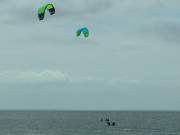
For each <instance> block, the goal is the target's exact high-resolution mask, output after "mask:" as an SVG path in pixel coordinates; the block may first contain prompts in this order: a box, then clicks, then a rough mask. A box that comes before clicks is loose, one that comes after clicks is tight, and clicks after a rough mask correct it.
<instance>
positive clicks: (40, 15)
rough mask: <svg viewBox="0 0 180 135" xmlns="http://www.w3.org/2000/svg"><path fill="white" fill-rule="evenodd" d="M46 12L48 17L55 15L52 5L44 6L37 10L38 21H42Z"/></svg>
mask: <svg viewBox="0 0 180 135" xmlns="http://www.w3.org/2000/svg"><path fill="white" fill-rule="evenodd" d="M46 10H48V11H49V13H50V15H53V14H55V8H54V5H53V4H52V3H48V4H45V5H43V6H42V7H40V8H39V9H38V18H39V20H40V21H41V20H43V19H44V16H45V12H46Z"/></svg>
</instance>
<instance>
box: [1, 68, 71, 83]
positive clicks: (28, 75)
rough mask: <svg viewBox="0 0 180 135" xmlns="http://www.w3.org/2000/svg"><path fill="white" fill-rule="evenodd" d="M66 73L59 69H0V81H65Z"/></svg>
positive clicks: (66, 78)
mask: <svg viewBox="0 0 180 135" xmlns="http://www.w3.org/2000/svg"><path fill="white" fill-rule="evenodd" d="M68 78H69V77H68V75H67V74H64V73H62V72H61V71H54V70H41V71H15V70H10V71H1V72H0V82H51V81H67V80H68Z"/></svg>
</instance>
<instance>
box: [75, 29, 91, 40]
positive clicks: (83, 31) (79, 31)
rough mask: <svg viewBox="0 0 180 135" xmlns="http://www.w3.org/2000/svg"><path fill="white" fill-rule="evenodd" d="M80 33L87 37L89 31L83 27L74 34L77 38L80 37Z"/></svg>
mask: <svg viewBox="0 0 180 135" xmlns="http://www.w3.org/2000/svg"><path fill="white" fill-rule="evenodd" d="M81 33H83V35H84V37H86V38H87V37H89V30H88V28H86V27H84V28H81V29H79V30H77V32H76V36H77V37H79V36H80V35H81Z"/></svg>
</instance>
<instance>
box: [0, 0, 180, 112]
mask: <svg viewBox="0 0 180 135" xmlns="http://www.w3.org/2000/svg"><path fill="white" fill-rule="evenodd" d="M47 2H53V3H54V5H55V8H56V14H55V15H53V16H50V15H49V14H48V13H47V14H46V16H45V19H44V21H41V22H40V21H39V20H38V18H37V9H38V8H39V7H41V6H42V5H43V4H45V3H47ZM179 5H180V1H179V0H148V1H145V0H78V1H77V0H60V1H58V0H51V1H50V0H49V1H48V0H46V1H45V0H28V1H27V0H26V1H25V0H18V1H17V0H0V12H1V17H0V29H1V32H0V110H4V109H5V110H9V109H10V110H13V109H16V110H17V109H25V110H26V109H28V110H31V109H35V110H37V109H38V110H41V109H42V110H46V109H47V110H48V109H50V110H180V104H179V102H180V70H179V69H180V53H179V52H180V38H179V35H180V14H179ZM84 26H86V27H88V28H89V30H90V36H89V38H87V39H85V38H83V36H81V37H79V38H77V37H76V30H77V29H79V28H81V27H84Z"/></svg>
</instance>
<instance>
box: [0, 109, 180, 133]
mask: <svg viewBox="0 0 180 135" xmlns="http://www.w3.org/2000/svg"><path fill="white" fill-rule="evenodd" d="M105 117H109V118H110V120H112V121H115V122H116V124H117V125H116V126H114V127H112V126H111V127H109V126H107V125H106V123H105V122H101V121H100V119H101V118H105ZM0 135H180V112H78V111H77V112H65V111H64V112H58V111H54V112H53V111H52V112H50V111H34V112H33V111H32V112H31V111H27V112H26V111H19V112H18V111H9V112H8V111H1V112H0Z"/></svg>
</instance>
